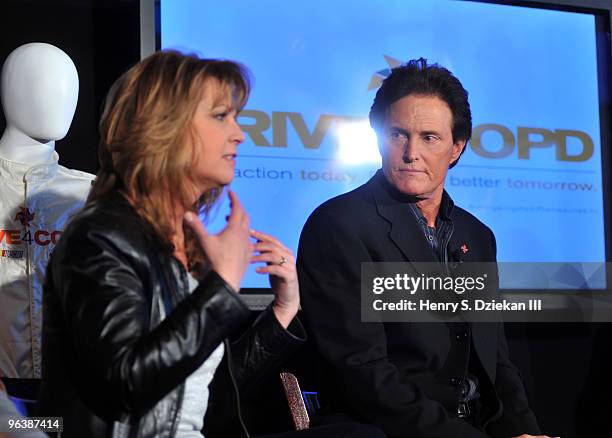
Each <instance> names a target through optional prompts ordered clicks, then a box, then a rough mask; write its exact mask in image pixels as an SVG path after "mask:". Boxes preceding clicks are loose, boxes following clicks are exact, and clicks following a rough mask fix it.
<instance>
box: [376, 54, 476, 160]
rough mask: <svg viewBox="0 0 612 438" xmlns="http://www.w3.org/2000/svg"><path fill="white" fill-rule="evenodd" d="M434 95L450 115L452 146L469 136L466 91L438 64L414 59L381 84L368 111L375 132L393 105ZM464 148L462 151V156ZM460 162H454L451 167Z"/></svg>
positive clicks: (470, 118) (468, 112)
mask: <svg viewBox="0 0 612 438" xmlns="http://www.w3.org/2000/svg"><path fill="white" fill-rule="evenodd" d="M411 94H412V95H421V96H435V97H438V98H440V99H441V100H443V101H444V102H446V104H447V105H448V106H449V108H450V110H451V113H452V115H453V126H452V133H453V143H455V142H457V141H461V140H465V142H466V143H467V141H468V140H469V139H470V137H471V136H472V112H471V110H470V103H469V102H468V92H467V91H466V90H465V88H463V85H461V82H459V79H457V78H456V77H455V76H454V75H453V74H452V73H451V72H450V71H448V70H447V69H445V68H444V67H441V66H439V65H438V64H427V60H426V59H424V58H419V59H413V60H410V61H408V62H407V63H406V64H402V65H401V66H399V67H395V68H393V69H392V70H391V74H390V75H389V76H388V77H387V78H386V79H385V80H384V81H383V82H382V85H381V86H380V88H379V89H378V91H377V92H376V97H375V98H374V103H373V104H372V108H370V125H371V126H372V128H373V129H374V130H375V131H376V132H377V133H378V132H379V131H380V130H381V129H382V127H383V125H384V123H385V120H386V118H387V116H388V113H389V108H390V107H391V105H393V103H395V102H397V101H398V100H400V99H402V98H403V97H406V96H408V95H411ZM463 152H465V148H463V151H462V152H461V153H462V154H463ZM458 161H459V158H457V160H455V162H454V163H453V164H451V165H450V167H451V168H452V167H454V166H455V164H457V162H458Z"/></svg>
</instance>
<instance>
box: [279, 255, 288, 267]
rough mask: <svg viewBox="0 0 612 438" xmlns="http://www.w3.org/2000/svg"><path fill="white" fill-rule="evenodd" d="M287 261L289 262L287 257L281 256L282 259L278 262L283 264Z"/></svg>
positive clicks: (280, 264)
mask: <svg viewBox="0 0 612 438" xmlns="http://www.w3.org/2000/svg"><path fill="white" fill-rule="evenodd" d="M285 263H287V259H286V258H285V257H283V256H281V258H280V261H279V262H278V266H283V265H284V264H285Z"/></svg>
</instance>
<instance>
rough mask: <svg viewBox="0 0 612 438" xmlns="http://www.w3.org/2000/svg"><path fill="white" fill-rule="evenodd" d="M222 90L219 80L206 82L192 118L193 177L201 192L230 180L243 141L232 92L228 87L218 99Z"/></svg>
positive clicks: (232, 177) (226, 183)
mask: <svg viewBox="0 0 612 438" xmlns="http://www.w3.org/2000/svg"><path fill="white" fill-rule="evenodd" d="M221 93H222V89H221V87H220V85H219V83H218V82H216V81H213V80H209V81H206V82H205V83H204V86H203V89H202V99H201V100H200V103H199V104H198V107H197V109H196V112H195V115H194V117H193V122H192V123H193V128H194V131H195V139H194V140H195V145H194V147H195V153H194V157H195V158H194V176H195V179H196V184H197V185H198V189H199V190H201V193H203V192H205V191H206V190H208V189H211V188H213V187H222V186H226V185H228V184H229V183H231V182H232V179H234V164H235V161H236V156H237V154H236V152H237V149H238V145H239V144H240V143H242V142H243V141H244V133H243V132H242V130H241V129H240V126H239V125H238V122H237V121H236V116H237V111H236V109H235V108H234V107H233V103H232V98H231V94H230V93H229V90H228V92H227V93H226V95H225V96H223V98H220V96H221V95H222V94H221Z"/></svg>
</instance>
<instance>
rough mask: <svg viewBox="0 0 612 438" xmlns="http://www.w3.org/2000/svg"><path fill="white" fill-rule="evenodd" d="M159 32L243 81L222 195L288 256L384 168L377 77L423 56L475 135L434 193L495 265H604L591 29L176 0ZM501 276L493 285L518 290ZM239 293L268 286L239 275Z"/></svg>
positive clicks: (461, 7)
mask: <svg viewBox="0 0 612 438" xmlns="http://www.w3.org/2000/svg"><path fill="white" fill-rule="evenodd" d="M255 5H256V6H255ZM160 23H161V46H162V48H175V49H179V50H181V51H185V52H196V53H198V54H200V55H201V56H204V57H213V58H226V59H232V60H237V61H240V62H242V63H244V64H245V65H246V66H247V67H248V68H249V69H250V70H251V71H252V73H253V76H254V88H253V92H252V94H251V98H250V100H249V102H248V104H247V106H246V108H245V110H244V111H243V112H242V114H241V116H240V119H239V121H240V124H241V126H242V127H243V130H244V131H245V133H246V141H245V142H244V143H243V144H242V145H241V146H240V148H239V151H238V153H239V157H238V161H237V164H236V170H235V180H234V182H233V183H232V189H233V190H235V191H236V192H237V193H238V195H239V197H240V198H241V200H242V201H243V203H244V204H245V206H246V209H247V211H248V212H249V214H250V217H251V222H252V226H253V227H254V228H256V229H260V230H262V231H265V232H268V233H271V234H273V235H275V236H277V237H278V238H279V239H281V240H282V241H283V242H284V243H285V244H286V245H287V246H289V247H291V248H292V249H294V250H295V251H297V243H298V238H299V234H300V231H301V229H302V226H303V225H304V222H305V221H306V219H307V217H308V215H309V214H310V213H311V212H312V211H313V209H314V208H315V207H317V206H318V205H319V204H320V203H322V202H323V201H325V200H327V199H329V198H331V197H333V196H336V195H338V194H340V193H344V192H346V191H349V190H351V189H353V188H355V187H357V186H359V185H361V184H363V183H364V182H365V181H367V180H368V179H369V178H370V176H371V175H372V174H373V173H374V172H375V170H376V169H377V168H378V167H379V166H380V157H379V154H378V149H377V144H376V137H375V134H374V132H373V131H372V130H371V129H370V127H369V124H368V122H367V114H368V111H369V108H370V105H371V104H372V100H373V98H374V95H375V92H376V89H377V88H378V85H379V84H380V81H381V79H382V78H384V77H385V75H386V74H387V73H388V70H389V68H391V67H393V66H395V65H397V64H399V63H403V62H405V61H407V60H409V59H412V58H419V57H424V58H427V59H428V61H430V62H437V63H439V64H441V65H442V66H445V67H447V68H448V69H450V70H451V71H452V72H453V73H454V74H455V75H456V76H457V77H458V78H459V79H460V80H461V81H462V83H463V85H464V86H465V88H466V89H467V90H468V91H469V93H470V103H471V107H472V113H473V119H474V136H473V139H472V141H471V143H470V144H469V146H468V150H467V151H466V152H465V154H464V155H463V157H462V158H461V160H460V162H459V164H458V165H457V166H456V167H455V168H454V169H452V170H450V171H449V174H448V177H447V182H446V188H447V190H448V192H449V193H450V195H451V196H452V197H453V199H454V200H455V203H456V204H457V205H459V206H461V207H463V208H465V209H466V210H468V211H470V212H471V213H473V214H474V215H476V216H477V217H478V218H479V219H480V220H482V221H483V222H484V223H485V224H487V225H489V226H490V227H491V228H492V229H493V231H494V232H495V235H496V237H497V247H498V260H499V261H502V262H604V261H605V241H604V213H603V199H604V198H603V188H602V164H601V141H600V114H599V100H598V84H597V57H596V38H595V34H596V32H595V17H594V16H593V15H591V14H583V13H575V12H563V11H555V10H544V9H537V8H527V7H517V6H506V5H497V4H487V3H477V2H469V1H444V0H438V1H432V0H411V1H410V2H405V1H402V0H397V1H385V2H373V1H355V0H351V1H349V0H335V1H333V2H328V1H320V0H310V1H308V2H287V1H280V0H258V1H257V2H256V4H255V3H253V2H250V1H233V2H230V3H227V2H225V3H223V2H209V1H201V0H172V1H162V2H161V6H160ZM226 204H227V202H225V204H223V205H221V207H219V209H218V211H217V212H216V214H213V217H211V218H210V221H209V227H210V228H211V229H213V230H218V229H220V227H222V226H223V223H224V218H225V215H226V214H227V209H228V207H227V205H226ZM501 274H502V275H501V282H502V287H505V288H522V287H529V286H530V285H529V284H521V280H520V278H512V277H513V276H504V275H503V272H502V273H501ZM243 286H244V287H250V288H262V287H268V284H267V279H266V278H265V277H262V276H260V275H258V274H256V273H255V271H254V270H251V271H249V273H248V275H247V277H246V279H245V281H244V283H243ZM594 286H595V287H603V286H604V285H602V284H600V285H594Z"/></svg>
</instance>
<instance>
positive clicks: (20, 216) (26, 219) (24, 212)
mask: <svg viewBox="0 0 612 438" xmlns="http://www.w3.org/2000/svg"><path fill="white" fill-rule="evenodd" d="M19 210H20V211H19V213H17V214H16V215H15V220H18V221H19V222H21V225H23V226H24V227H29V226H30V222H32V221H33V220H34V215H35V214H36V213H30V210H28V208H27V207H19Z"/></svg>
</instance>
